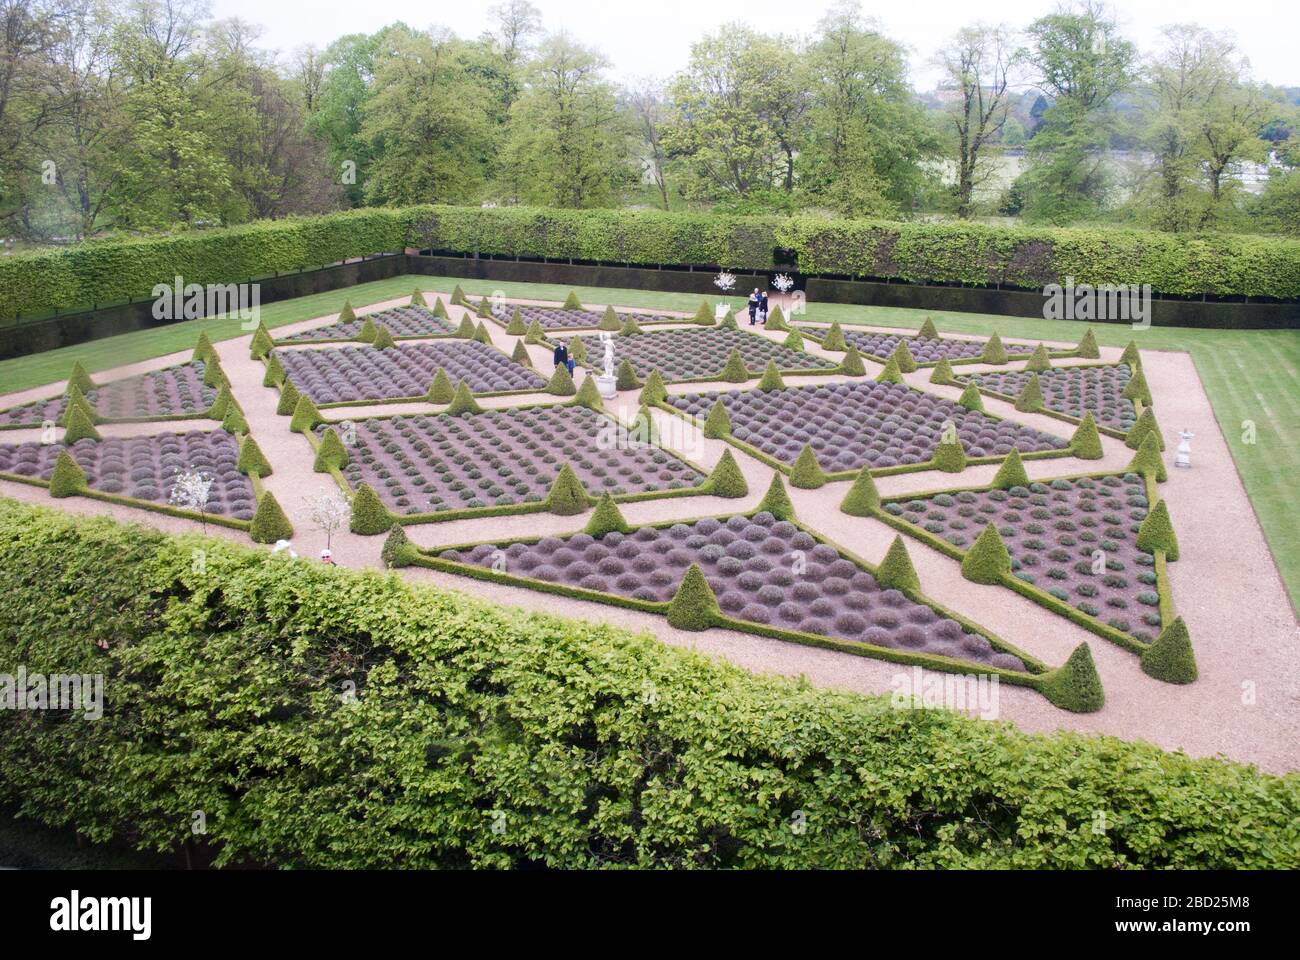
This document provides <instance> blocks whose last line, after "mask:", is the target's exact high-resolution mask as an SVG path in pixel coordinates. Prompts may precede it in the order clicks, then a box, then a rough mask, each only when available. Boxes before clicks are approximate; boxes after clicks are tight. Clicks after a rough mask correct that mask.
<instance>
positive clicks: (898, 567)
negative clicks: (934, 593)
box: [876, 536, 921, 593]
mask: <svg viewBox="0 0 1300 960" xmlns="http://www.w3.org/2000/svg"><path fill="white" fill-rule="evenodd" d="M876 582H877V583H879V584H880V585H881V586H882V587H884V588H885V589H886V590H902V591H904V592H911V593H917V592H919V591H920V589H921V578H920V577H918V576H917V575H916V567H914V566H912V558H911V557H910V556H908V554H907V544H906V543H904V542H903V538H902V537H901V536H897V537H894V542H893V543H891V544H890V545H889V550H888V551H887V552H886V553H885V559H883V560H881V561H880V566H879V567H877V568H876Z"/></svg>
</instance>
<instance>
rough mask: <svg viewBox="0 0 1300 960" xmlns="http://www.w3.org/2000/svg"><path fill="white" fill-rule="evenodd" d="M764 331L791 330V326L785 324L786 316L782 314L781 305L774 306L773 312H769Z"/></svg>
mask: <svg viewBox="0 0 1300 960" xmlns="http://www.w3.org/2000/svg"><path fill="white" fill-rule="evenodd" d="M763 329H764V330H789V329H790V327H789V325H788V324H787V323H786V322H785V314H784V313H782V312H781V305H780V304H779V303H777V304H773V306H772V309H771V311H769V312H768V315H767V320H766V321H764V323H763Z"/></svg>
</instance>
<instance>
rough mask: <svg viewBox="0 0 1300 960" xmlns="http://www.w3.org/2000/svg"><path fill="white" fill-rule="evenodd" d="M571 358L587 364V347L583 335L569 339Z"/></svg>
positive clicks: (576, 361)
mask: <svg viewBox="0 0 1300 960" xmlns="http://www.w3.org/2000/svg"><path fill="white" fill-rule="evenodd" d="M569 358H570V359H571V360H573V362H574V363H580V364H583V365H586V363H587V347H586V345H585V343H584V341H583V339H582V337H574V338H573V339H571V340H570V341H569Z"/></svg>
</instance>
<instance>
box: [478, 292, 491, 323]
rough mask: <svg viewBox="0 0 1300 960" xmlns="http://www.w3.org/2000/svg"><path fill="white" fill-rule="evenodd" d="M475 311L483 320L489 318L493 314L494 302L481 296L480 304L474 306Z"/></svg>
mask: <svg viewBox="0 0 1300 960" xmlns="http://www.w3.org/2000/svg"><path fill="white" fill-rule="evenodd" d="M474 312H475V314H477V315H478V316H479V317H480V318H481V319H483V320H487V319H489V318H490V317H491V316H492V304H490V303H489V302H488V298H487V297H480V298H479V301H478V306H477V307H475V308H474Z"/></svg>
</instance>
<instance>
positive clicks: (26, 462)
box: [0, 430, 257, 520]
mask: <svg viewBox="0 0 1300 960" xmlns="http://www.w3.org/2000/svg"><path fill="white" fill-rule="evenodd" d="M65 449H66V450H67V451H68V452H69V453H70V454H71V456H72V459H73V460H75V461H76V463H77V466H79V467H80V468H81V470H82V472H83V473H85V475H86V484H87V486H88V487H89V488H90V489H91V490H96V491H99V492H100V493H108V494H116V495H119V496H123V497H130V498H132V499H135V500H144V501H148V502H149V503H154V504H158V505H160V506H165V505H166V504H167V503H168V501H169V499H170V497H171V492H172V487H173V486H174V485H175V482H176V478H177V477H178V476H179V475H180V474H182V473H184V472H186V471H197V472H200V473H203V474H206V475H208V476H210V477H212V479H213V483H212V487H211V491H210V499H209V501H208V507H207V512H208V513H209V514H213V515H216V516H225V517H229V518H230V519H232V520H251V519H252V518H253V513H254V512H255V510H256V508H257V504H256V497H255V496H254V491H253V485H252V483H251V482H250V481H249V479H248V477H246V476H245V475H244V474H242V473H240V472H239V443H238V441H237V440H236V439H235V437H234V436H233V435H232V434H229V433H227V432H226V431H224V430H211V431H202V430H191V431H189V432H188V433H160V434H154V435H152V436H145V437H124V438H107V439H104V440H98V441H96V440H79V441H77V442H76V443H74V444H72V446H70V447H64V446H63V445H62V444H57V443H36V442H31V443H20V444H0V473H4V474H12V475H14V476H17V477H24V478H28V479H32V480H42V481H47V482H48V481H49V479H50V475H51V474H52V473H53V472H54V463H55V461H56V460H58V458H59V453H60V452H61V451H63V450H65Z"/></svg>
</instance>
